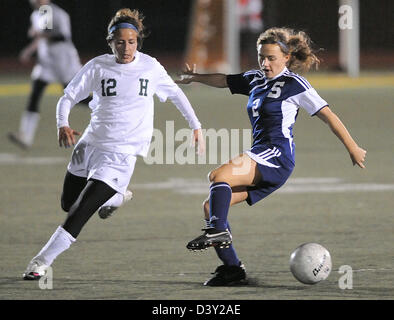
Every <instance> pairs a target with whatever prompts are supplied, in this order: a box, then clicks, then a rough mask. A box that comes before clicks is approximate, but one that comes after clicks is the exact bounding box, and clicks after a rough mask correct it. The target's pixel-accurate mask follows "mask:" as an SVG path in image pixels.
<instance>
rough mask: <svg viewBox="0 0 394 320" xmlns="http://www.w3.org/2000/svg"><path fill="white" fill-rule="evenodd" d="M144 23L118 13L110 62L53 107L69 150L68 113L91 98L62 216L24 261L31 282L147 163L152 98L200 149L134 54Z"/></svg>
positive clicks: (184, 108) (174, 94)
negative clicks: (142, 161)
mask: <svg viewBox="0 0 394 320" xmlns="http://www.w3.org/2000/svg"><path fill="white" fill-rule="evenodd" d="M142 20H143V17H142V15H141V14H140V13H139V12H138V11H137V10H133V11H131V10H130V9H121V10H119V11H118V12H117V13H116V15H115V16H114V17H113V19H112V20H111V21H110V23H109V26H108V36H107V41H108V44H109V46H110V47H111V49H112V51H113V55H110V54H104V55H101V56H98V57H96V58H94V59H92V60H91V61H89V62H88V63H87V64H86V65H85V66H84V67H83V68H82V69H81V70H80V71H79V72H78V74H77V75H76V76H75V77H74V78H73V79H72V81H71V82H70V84H69V85H68V86H67V87H66V89H65V90H64V96H63V97H61V98H60V100H59V102H58V105H57V111H56V112H57V127H58V138H59V145H60V146H64V147H66V148H67V147H70V146H71V145H74V144H75V142H76V141H75V137H74V136H75V135H79V133H78V132H76V131H75V130H73V129H71V128H70V127H69V123H68V115H69V113H70V110H71V108H72V107H73V106H74V105H75V104H76V103H77V102H78V101H80V100H81V99H84V98H86V97H87V96H88V94H89V93H90V92H93V101H92V103H91V108H92V115H91V121H90V124H89V125H88V127H87V128H86V130H85V132H84V134H83V135H82V137H81V138H80V139H79V141H78V143H77V144H76V145H75V148H74V151H73V154H72V157H71V161H70V163H69V165H68V168H67V173H66V176H65V179H64V186H63V194H62V198H61V206H62V208H63V210H64V211H66V212H68V216H67V218H66V220H65V222H64V223H63V225H61V226H59V227H58V228H57V230H56V231H55V233H54V234H53V235H52V237H51V238H50V240H49V241H48V243H47V244H46V245H45V246H44V247H43V248H42V250H41V251H40V252H39V253H38V254H37V255H36V256H35V257H34V258H33V259H32V260H31V262H30V263H29V265H28V267H27V269H26V271H25V273H24V275H23V277H24V279H27V280H36V279H39V278H40V277H41V276H43V275H44V274H45V271H46V270H47V268H48V266H50V265H51V264H52V262H53V261H54V259H55V258H56V257H57V256H58V255H59V254H61V253H62V252H63V251H65V250H66V249H68V248H69V247H70V245H71V244H72V243H73V242H74V241H75V239H76V237H77V236H78V235H79V233H80V231H81V229H82V227H83V226H84V225H85V223H86V222H87V221H88V220H89V218H90V217H91V216H92V215H93V214H94V213H95V212H96V211H97V210H98V209H99V208H100V207H101V206H102V205H103V204H104V203H105V202H107V200H109V199H111V198H112V197H117V196H118V195H119V194H120V195H123V194H125V192H126V188H127V186H128V184H129V182H130V179H131V176H132V174H133V170H134V165H135V162H136V157H137V155H141V156H146V155H147V152H148V149H149V145H150V141H151V139H152V134H153V95H154V94H156V95H157V96H158V98H159V99H160V101H162V102H164V101H165V100H166V99H167V98H170V100H171V101H172V102H173V103H174V104H175V106H176V107H177V108H178V109H179V110H180V111H181V113H182V114H183V116H184V117H185V118H186V119H187V121H188V122H189V126H190V127H191V128H192V129H193V136H194V140H193V141H195V142H197V143H198V146H199V147H200V149H203V148H204V141H203V139H202V133H201V125H200V122H199V121H198V119H197V117H196V115H195V113H194V111H193V108H192V106H191V105H190V103H189V101H188V99H187V98H186V96H185V95H184V93H183V92H182V90H181V89H180V88H179V87H178V86H177V85H176V84H175V83H174V81H173V80H172V79H171V78H170V77H169V75H168V74H167V72H166V71H165V69H164V68H163V67H162V65H161V64H160V63H159V62H158V61H157V60H156V59H154V58H152V57H150V56H148V55H146V54H143V53H142V52H140V51H139V49H140V48H141V46H142V40H143V39H144V37H145V34H144V25H143V22H142Z"/></svg>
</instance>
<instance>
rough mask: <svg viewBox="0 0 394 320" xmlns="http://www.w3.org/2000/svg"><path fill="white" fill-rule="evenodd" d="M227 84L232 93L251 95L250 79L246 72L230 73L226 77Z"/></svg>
mask: <svg viewBox="0 0 394 320" xmlns="http://www.w3.org/2000/svg"><path fill="white" fill-rule="evenodd" d="M226 80H227V86H228V88H229V89H230V91H231V93H232V94H243V95H247V96H248V95H249V91H250V85H249V80H248V78H247V77H246V76H245V74H244V73H239V74H229V75H227V77H226Z"/></svg>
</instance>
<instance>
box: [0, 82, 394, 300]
mask: <svg viewBox="0 0 394 320" xmlns="http://www.w3.org/2000/svg"><path fill="white" fill-rule="evenodd" d="M393 79H394V77H393V76H389V75H385V74H380V75H379V74H365V75H363V77H362V78H360V79H355V80H349V79H346V78H344V77H341V76H335V75H314V76H311V77H310V82H311V84H312V85H314V86H315V88H316V89H317V91H318V92H319V94H320V95H321V96H322V97H323V98H324V99H325V100H326V101H328V102H329V104H330V107H331V108H332V109H333V110H334V111H335V112H336V113H337V114H338V115H339V117H340V118H341V119H342V121H343V122H344V123H345V125H346V126H347V128H348V129H349V131H350V133H351V134H352V136H353V137H354V138H355V139H356V141H357V142H358V143H359V145H360V146H361V147H363V148H364V149H366V150H367V152H368V153H367V160H366V169H365V170H362V169H360V168H358V167H353V166H352V163H351V160H350V158H349V156H348V153H347V152H346V150H345V148H344V147H343V145H342V144H341V143H340V142H339V140H338V139H337V138H336V137H335V136H334V135H333V134H332V133H331V131H330V130H329V128H328V127H327V126H326V125H325V124H323V122H322V121H320V120H319V119H318V118H314V117H313V118H310V117H309V116H308V115H307V113H306V112H305V111H303V110H301V111H300V113H299V116H298V119H297V123H296V125H295V129H294V134H295V143H296V167H295V170H294V172H293V174H292V176H291V178H290V180H289V181H288V182H287V184H286V185H285V186H284V187H283V188H281V189H280V190H279V191H277V192H276V193H273V194H272V195H270V196H269V197H268V198H266V199H264V200H263V201H261V202H259V203H257V204H256V205H254V206H252V207H249V206H248V205H247V204H240V205H236V206H234V207H232V208H231V209H230V213H229V221H230V223H231V226H232V233H233V239H234V247H235V249H236V250H237V253H238V255H239V257H240V259H241V260H242V262H243V263H244V264H245V267H246V270H247V273H248V275H249V277H250V279H251V284H250V285H249V286H244V287H229V288H207V287H204V286H203V285H202V283H203V282H204V281H205V280H206V279H207V278H208V277H209V276H210V273H211V272H213V271H214V270H215V268H216V267H217V266H218V265H219V264H220V263H219V262H220V261H219V260H218V259H217V257H216V254H215V252H214V250H213V249H209V250H208V251H204V252H203V253H190V252H189V251H187V249H186V248H185V245H186V243H187V242H188V241H189V240H191V239H192V238H194V237H196V236H197V235H199V234H200V233H201V231H200V229H201V227H202V226H203V223H202V217H203V213H202V206H201V204H202V202H203V200H204V199H205V198H206V196H207V194H208V186H209V184H208V181H207V178H206V176H207V173H208V172H209V171H210V170H212V169H214V168H215V167H217V166H218V165H219V164H220V163H221V162H223V161H226V160H227V159H221V157H218V159H217V163H212V162H213V161H211V162H210V161H205V162H204V161H201V163H198V161H196V163H195V164H192V163H186V164H180V163H178V162H177V161H172V163H171V161H165V160H166V159H171V157H170V156H169V155H168V154H167V152H168V150H175V151H176V150H178V151H179V150H180V149H178V148H180V147H182V144H183V143H184V142H183V141H174V140H173V138H172V136H169V133H170V132H169V130H168V126H169V124H172V122H166V121H172V120H174V121H175V122H174V128H173V129H174V132H175V133H177V132H179V131H180V130H181V129H182V128H186V127H187V123H186V121H185V120H184V119H183V118H182V115H181V114H180V113H179V112H178V110H177V109H176V108H175V107H174V106H173V105H172V104H170V103H168V102H167V103H164V104H161V103H159V102H158V101H156V107H155V113H156V116H155V127H156V128H157V129H158V131H157V132H161V133H162V134H163V138H164V139H166V140H168V141H170V142H173V143H174V145H173V146H171V148H168V149H166V148H164V150H162V152H163V157H162V159H164V161H163V162H164V163H161V164H160V163H159V164H149V163H148V161H146V160H145V161H144V159H142V158H139V159H138V161H137V165H136V169H135V172H134V175H133V178H132V180H131V183H130V186H129V188H130V189H131V190H132V191H133V193H134V199H133V200H132V201H131V202H129V203H127V204H125V206H124V207H121V208H119V209H118V211H117V212H116V214H115V215H114V216H113V217H111V218H110V219H107V220H101V219H100V218H99V217H98V216H97V215H94V216H93V217H92V218H91V220H90V221H89V222H88V223H87V225H86V226H85V228H84V229H83V230H82V232H81V234H80V236H79V237H78V239H77V241H76V242H75V243H74V244H73V245H72V246H71V248H70V249H69V250H68V251H66V252H65V253H63V254H62V255H60V256H59V257H58V258H57V259H56V260H55V262H54V264H53V265H52V267H53V282H52V285H53V287H52V289H46V290H44V289H41V288H40V286H39V283H38V282H34V281H23V280H22V273H23V271H24V270H25V268H26V266H27V264H28V262H29V261H30V259H31V258H32V257H33V256H34V255H35V254H36V253H37V252H38V251H39V250H40V249H41V248H42V246H43V245H44V244H45V243H46V242H47V240H48V239H49V237H50V236H51V235H52V233H53V232H54V231H55V229H56V228H57V226H58V225H59V224H61V223H63V221H64V219H65V213H64V212H63V211H62V210H61V208H60V193H61V190H62V183H63V177H64V174H65V171H66V165H67V162H68V160H69V157H70V155H71V150H70V149H60V148H59V147H58V144H57V136H56V126H55V125H56V124H55V106H56V102H57V99H58V98H59V97H60V95H61V91H60V90H59V87H56V86H51V87H49V88H48V89H47V94H46V95H45V96H44V98H43V101H42V104H41V122H40V126H39V129H38V133H37V136H36V140H35V144H34V146H33V148H32V149H31V150H29V151H23V150H20V149H18V148H17V147H16V146H14V145H12V144H11V143H10V142H9V141H8V140H7V136H6V135H7V132H9V131H15V130H16V129H17V128H18V126H19V119H20V114H21V112H22V111H23V110H24V107H25V102H26V99H27V94H28V91H29V79H28V77H19V78H15V79H9V78H8V77H5V76H2V77H1V78H0V127H1V135H0V146H1V149H0V177H1V180H0V186H1V193H0V204H1V205H0V256H1V260H0V272H1V274H2V276H1V277H0V299H40V300H41V299H132V300H134V299H153V300H156V299H171V300H177V299H191V300H197V299H218V298H220V299H226V300H256V299H259V300H260V299H281V300H282V299H283V300H285V299H393V298H394V286H393V284H394V266H393V261H394V250H393V249H394V248H393V243H394V197H393V195H394V169H393V168H394V139H393V136H394V129H393V128H394V126H393V123H394V90H393V89H394V80H393ZM182 88H183V89H184V90H185V93H186V95H187V96H188V97H189V99H190V101H191V103H192V105H193V106H194V108H195V110H196V113H197V115H198V117H199V119H200V120H201V122H202V124H203V127H204V128H206V129H209V128H211V129H215V130H216V131H219V129H221V128H226V129H228V131H229V130H230V129H249V128H250V125H249V120H248V117H247V113H246V111H245V105H246V98H245V97H243V96H232V95H231V94H230V93H229V91H228V90H225V89H213V88H208V87H205V86H202V85H192V86H183V87H182ZM88 121H89V109H88V108H86V107H82V106H76V107H75V108H74V109H73V110H72V112H71V117H70V123H71V126H72V127H73V129H75V130H77V131H82V130H83V129H84V128H85V126H86V125H87V123H88ZM234 132H239V133H240V141H241V142H242V138H243V136H242V133H243V132H246V133H247V131H234ZM231 137H232V136H231ZM241 142H240V143H241ZM223 145H224V147H223V148H226V144H223ZM167 147H168V145H167ZM219 147H220V148H221V147H222V144H218V147H217V149H219ZM244 147H245V148H246V147H247V146H242V143H241V147H240V150H242V149H244ZM156 151H158V152H159V153H160V152H161V151H160V150H156ZM166 151H167V152H166ZM211 151H212V150H211ZM211 151H209V154H210V155H213V151H212V152H211ZM224 153H225V154H226V152H224ZM159 158H160V157H159ZM213 158H214V157H213ZM196 159H197V158H196ZM167 162H170V163H167ZM305 242H317V243H320V244H322V245H323V246H325V247H326V248H327V249H328V250H329V251H330V253H331V257H332V261H333V270H332V272H331V274H330V276H329V277H328V279H327V280H325V281H323V282H321V283H318V284H316V285H313V286H310V285H304V284H301V283H299V282H297V280H296V279H295V278H294V277H293V275H292V274H291V272H290V270H289V257H290V253H291V252H292V251H293V250H294V249H295V248H296V247H298V246H299V245H300V244H302V243H305ZM342 266H349V267H348V269H347V270H350V268H351V270H352V274H349V273H339V270H340V269H341V267H342ZM344 276H348V278H347V282H346V281H344V278H343V277H344ZM349 279H351V282H350V283H349V281H350V280H349ZM344 283H345V284H347V285H348V288H347V289H344V288H343V284H344ZM350 284H351V288H349V285H350Z"/></svg>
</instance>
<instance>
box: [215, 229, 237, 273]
mask: <svg viewBox="0 0 394 320" xmlns="http://www.w3.org/2000/svg"><path fill="white" fill-rule="evenodd" d="M227 229H228V230H229V231H230V232H231V230H230V225H229V224H228V223H227ZM215 251H216V254H217V255H218V257H219V259H220V260H222V261H223V264H224V265H226V266H239V264H240V263H239V259H238V257H237V253H236V252H235V249H234V247H233V245H232V244H231V245H230V247H228V248H222V249H221V248H219V247H215Z"/></svg>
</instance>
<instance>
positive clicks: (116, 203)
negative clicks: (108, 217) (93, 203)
mask: <svg viewBox="0 0 394 320" xmlns="http://www.w3.org/2000/svg"><path fill="white" fill-rule="evenodd" d="M122 203H123V194H121V193H119V192H118V193H115V195H114V196H113V197H112V198H110V199H109V200H107V202H106V203H104V204H103V205H102V207H117V208H119V207H120V206H121V205H122Z"/></svg>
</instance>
